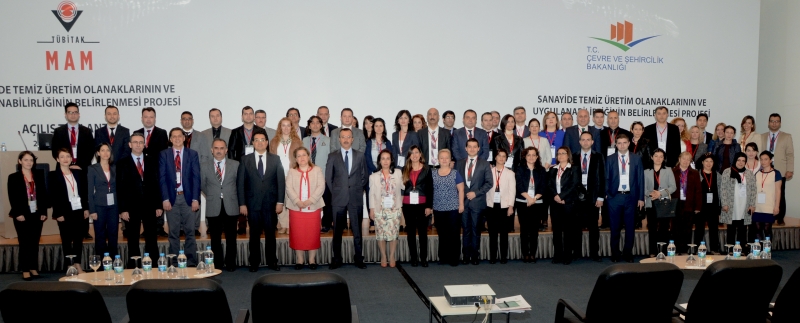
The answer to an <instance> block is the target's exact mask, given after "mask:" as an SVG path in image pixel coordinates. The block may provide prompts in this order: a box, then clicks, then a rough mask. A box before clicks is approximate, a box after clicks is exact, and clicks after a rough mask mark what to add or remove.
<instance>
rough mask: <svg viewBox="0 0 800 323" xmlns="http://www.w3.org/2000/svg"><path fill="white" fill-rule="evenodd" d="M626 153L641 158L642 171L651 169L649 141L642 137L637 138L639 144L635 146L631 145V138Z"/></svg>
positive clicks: (651, 154) (651, 160)
mask: <svg viewBox="0 0 800 323" xmlns="http://www.w3.org/2000/svg"><path fill="white" fill-rule="evenodd" d="M628 151H630V152H632V153H634V154H635V155H637V156H639V157H641V158H642V166H643V167H644V169H648V168H653V159H652V156H653V152H652V150H650V140H647V138H645V137H644V136H642V137H639V144H638V145H635V144H634V143H633V137H631V145H630V146H628Z"/></svg>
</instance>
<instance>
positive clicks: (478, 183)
mask: <svg viewBox="0 0 800 323" xmlns="http://www.w3.org/2000/svg"><path fill="white" fill-rule="evenodd" d="M468 161H469V158H465V159H462V160H459V161H457V162H456V171H458V172H459V173H461V176H463V177H464V198H465V199H466V195H467V193H469V192H475V198H474V199H472V200H471V201H470V200H465V203H464V204H465V205H467V204H468V206H469V207H470V208H471V209H473V210H483V209H485V208H486V192H488V191H489V190H490V189H492V186H494V179H493V178H492V176H493V174H492V165H491V164H489V162H488V161H486V160H484V159H481V158H475V169H474V170H473V171H472V182H471V183H470V185H467V175H466V173H465V172H464V170H465V169H466V168H467V162H468Z"/></svg>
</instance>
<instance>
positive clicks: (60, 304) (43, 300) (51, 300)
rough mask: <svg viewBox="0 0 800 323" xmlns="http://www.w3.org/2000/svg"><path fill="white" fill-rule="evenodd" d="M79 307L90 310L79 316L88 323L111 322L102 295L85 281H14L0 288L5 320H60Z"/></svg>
mask: <svg viewBox="0 0 800 323" xmlns="http://www.w3.org/2000/svg"><path fill="white" fill-rule="evenodd" d="M80 309H91V315H90V316H87V315H79V316H82V317H87V318H89V317H91V319H90V321H92V322H108V323H110V322H111V315H110V314H109V313H108V308H107V307H106V302H105V301H103V296H102V295H100V292H99V291H98V290H97V289H96V288H94V286H92V285H90V284H87V283H83V282H17V283H12V284H10V285H8V287H7V288H6V289H4V290H3V291H0V313H2V316H3V321H4V322H6V323H15V322H24V323H29V322H63V321H64V319H65V318H68V317H75V314H76V312H75V311H76V310H80ZM77 313H80V312H77ZM84 313H85V312H84Z"/></svg>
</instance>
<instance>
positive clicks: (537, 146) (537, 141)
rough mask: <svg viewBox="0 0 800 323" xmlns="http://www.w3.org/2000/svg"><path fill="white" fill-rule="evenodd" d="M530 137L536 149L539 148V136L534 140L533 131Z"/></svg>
mask: <svg viewBox="0 0 800 323" xmlns="http://www.w3.org/2000/svg"><path fill="white" fill-rule="evenodd" d="M530 138H531V145H532V146H533V147H534V148H536V150H539V138H536V140H533V133H531V136H530Z"/></svg>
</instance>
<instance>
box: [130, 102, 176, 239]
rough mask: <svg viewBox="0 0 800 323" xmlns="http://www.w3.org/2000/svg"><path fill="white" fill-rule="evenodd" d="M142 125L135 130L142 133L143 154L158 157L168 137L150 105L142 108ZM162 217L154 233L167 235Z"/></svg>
mask: <svg viewBox="0 0 800 323" xmlns="http://www.w3.org/2000/svg"><path fill="white" fill-rule="evenodd" d="M142 126H143V127H142V128H141V129H139V130H136V131H135V132H141V133H142V134H144V155H145V156H149V155H153V156H155V157H156V158H159V156H160V155H159V154H160V153H161V151H163V150H164V149H167V147H169V137H168V136H167V131H166V130H164V129H161V128H159V127H156V110H155V109H153V108H152V107H146V108H144V109H142ZM164 218H165V217H163V216H162V217H158V218H157V219H156V234H158V235H160V236H162V237H167V236H168V235H167V232H166V231H164Z"/></svg>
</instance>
